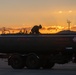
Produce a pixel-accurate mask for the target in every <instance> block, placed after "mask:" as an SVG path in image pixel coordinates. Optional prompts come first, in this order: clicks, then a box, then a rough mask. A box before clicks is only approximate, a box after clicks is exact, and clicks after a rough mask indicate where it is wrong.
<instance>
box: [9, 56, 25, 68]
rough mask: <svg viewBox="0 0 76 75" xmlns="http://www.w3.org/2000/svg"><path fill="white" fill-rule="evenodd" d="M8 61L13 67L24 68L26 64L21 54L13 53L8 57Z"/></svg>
mask: <svg viewBox="0 0 76 75" xmlns="http://www.w3.org/2000/svg"><path fill="white" fill-rule="evenodd" d="M8 63H9V64H10V65H11V67H12V68H13V69H22V68H24V66H25V65H24V62H23V60H22V57H21V56H20V55H12V56H11V57H10V58H9V59H8Z"/></svg>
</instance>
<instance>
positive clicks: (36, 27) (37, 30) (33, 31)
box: [31, 25, 42, 34]
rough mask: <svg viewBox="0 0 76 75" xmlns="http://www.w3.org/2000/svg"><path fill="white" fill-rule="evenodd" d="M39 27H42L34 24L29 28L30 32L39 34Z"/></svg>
mask: <svg viewBox="0 0 76 75" xmlns="http://www.w3.org/2000/svg"><path fill="white" fill-rule="evenodd" d="M41 28H42V26H41V25H39V26H37V25H35V26H34V27H33V28H32V29H31V34H40V32H39V29H41Z"/></svg>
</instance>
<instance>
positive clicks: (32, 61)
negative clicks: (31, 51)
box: [26, 55, 40, 69]
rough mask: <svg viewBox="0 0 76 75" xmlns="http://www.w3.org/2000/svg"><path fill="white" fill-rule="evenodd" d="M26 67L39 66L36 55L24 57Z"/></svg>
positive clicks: (35, 67)
mask: <svg viewBox="0 0 76 75" xmlns="http://www.w3.org/2000/svg"><path fill="white" fill-rule="evenodd" d="M26 67H27V68H29V69H38V68H40V65H39V58H38V57H37V56H36V55H28V56H27V58H26Z"/></svg>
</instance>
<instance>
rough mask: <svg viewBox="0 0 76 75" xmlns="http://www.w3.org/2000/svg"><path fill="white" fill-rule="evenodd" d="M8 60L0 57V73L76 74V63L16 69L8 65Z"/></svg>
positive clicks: (20, 74) (35, 74) (0, 74)
mask: <svg viewBox="0 0 76 75" xmlns="http://www.w3.org/2000/svg"><path fill="white" fill-rule="evenodd" d="M5 61H6V60H2V59H0V75H76V64H75V63H72V62H70V63H67V64H64V65H59V64H55V66H54V67H53V68H52V69H46V70H44V69H39V70H35V69H34V70H33V69H27V68H24V69H21V70H15V69H12V68H11V66H8V64H7V62H5Z"/></svg>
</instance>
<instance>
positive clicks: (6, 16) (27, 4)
mask: <svg viewBox="0 0 76 75" xmlns="http://www.w3.org/2000/svg"><path fill="white" fill-rule="evenodd" d="M67 20H70V21H71V27H72V28H73V29H75V28H76V0H0V28H1V27H14V28H15V27H27V26H28V27H29V26H34V25H38V24H42V25H43V26H46V27H48V26H52V27H53V26H54V27H55V26H61V27H62V28H63V27H67V26H68V25H67Z"/></svg>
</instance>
